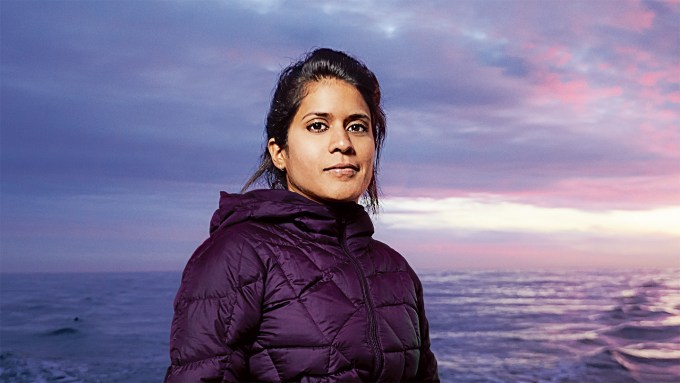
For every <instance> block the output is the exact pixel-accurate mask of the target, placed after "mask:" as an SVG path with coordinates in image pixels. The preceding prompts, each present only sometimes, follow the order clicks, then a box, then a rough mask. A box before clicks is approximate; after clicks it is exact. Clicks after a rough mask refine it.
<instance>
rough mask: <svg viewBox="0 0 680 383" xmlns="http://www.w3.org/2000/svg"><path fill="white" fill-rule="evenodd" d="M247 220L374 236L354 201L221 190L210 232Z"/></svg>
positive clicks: (283, 192) (279, 192)
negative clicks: (319, 199)
mask: <svg viewBox="0 0 680 383" xmlns="http://www.w3.org/2000/svg"><path fill="white" fill-rule="evenodd" d="M248 220H253V221H262V222H271V223H277V222H278V223H287V222H292V223H294V224H295V225H296V226H298V227H299V228H300V229H301V230H303V231H306V232H310V233H318V234H326V235H332V236H337V235H338V233H339V230H340V229H341V228H344V229H345V230H346V235H347V236H348V237H354V236H368V237H370V236H371V235H373V223H372V222H371V219H370V217H369V215H368V213H366V211H365V210H364V208H363V207H362V206H361V205H359V204H357V203H354V202H344V203H338V204H320V203H317V202H314V201H312V200H310V199H307V198H306V197H303V196H301V195H300V194H297V193H294V192H291V191H288V190H282V189H261V190H252V191H249V192H247V193H245V194H229V193H226V192H220V203H219V207H218V208H217V210H216V211H215V213H214V214H213V217H212V219H211V221H210V233H211V234H212V233H214V232H215V231H216V230H217V229H218V228H221V227H226V226H232V225H235V224H237V223H240V222H244V221H248Z"/></svg>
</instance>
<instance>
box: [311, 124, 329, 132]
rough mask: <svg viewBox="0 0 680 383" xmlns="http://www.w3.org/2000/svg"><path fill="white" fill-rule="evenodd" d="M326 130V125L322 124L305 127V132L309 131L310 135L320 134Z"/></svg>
mask: <svg viewBox="0 0 680 383" xmlns="http://www.w3.org/2000/svg"><path fill="white" fill-rule="evenodd" d="M327 129H328V125H326V124H324V123H323V122H319V121H317V122H312V123H311V124H309V125H307V130H309V131H310V132H312V133H320V132H323V131H325V130H327Z"/></svg>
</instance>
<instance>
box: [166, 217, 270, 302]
mask: <svg viewBox="0 0 680 383" xmlns="http://www.w3.org/2000/svg"><path fill="white" fill-rule="evenodd" d="M260 230H261V229H260ZM257 235H258V228H257V227H255V225H253V224H252V223H249V222H244V223H239V224H236V225H233V226H229V227H225V228H220V229H218V230H217V231H215V232H213V233H212V234H211V235H210V237H208V238H207V239H206V240H205V241H204V242H203V243H202V244H201V245H200V246H198V248H197V249H196V250H195V251H194V253H193V254H192V255H191V258H190V259H189V261H188V262H187V265H186V267H185V269H184V273H183V274H182V291H180V294H179V295H178V298H210V297H215V296H224V295H225V294H226V293H227V292H229V291H232V290H233V289H234V288H238V287H242V286H245V285H247V284H249V283H252V282H254V281H257V280H261V279H262V275H263V273H264V270H265V266H264V262H263V260H262V259H261V257H260V254H261V252H260V251H258V249H257Z"/></svg>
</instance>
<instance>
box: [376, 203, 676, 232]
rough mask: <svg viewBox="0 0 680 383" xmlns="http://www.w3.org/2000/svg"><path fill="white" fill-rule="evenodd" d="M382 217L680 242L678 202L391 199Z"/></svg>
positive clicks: (420, 225) (391, 222) (392, 222)
mask: <svg viewBox="0 0 680 383" xmlns="http://www.w3.org/2000/svg"><path fill="white" fill-rule="evenodd" d="M384 209H385V214H384V216H383V217H381V218H380V219H381V221H382V222H383V223H384V224H385V225H387V227H389V228H396V229H410V230H463V231H503V232H524V233H563V232H566V233H590V232H597V233H599V234H604V235H616V236H630V235H637V236H644V235H647V234H654V235H668V236H673V237H677V238H678V240H679V241H680V228H678V227H676V226H677V225H674V222H678V220H680V207H669V208H660V209H650V210H611V211H585V210H578V209H574V208H553V207H541V206H533V205H528V204H521V203H514V202H507V201H503V200H499V199H497V198H494V197H486V198H443V199H433V198H390V199H387V200H386V201H385V204H384Z"/></svg>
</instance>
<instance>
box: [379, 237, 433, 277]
mask: <svg viewBox="0 0 680 383" xmlns="http://www.w3.org/2000/svg"><path fill="white" fill-rule="evenodd" d="M371 256H372V257H373V261H374V262H375V264H376V268H377V270H378V272H380V271H381V270H383V271H384V272H389V271H393V272H398V273H399V274H401V275H402V276H405V277H406V279H407V280H410V281H411V282H412V283H413V285H414V287H415V288H416V290H420V289H421V288H422V287H421V286H422V285H421V282H420V279H419V278H418V275H417V274H416V272H415V271H414V270H413V268H411V265H410V264H409V263H408V261H407V260H406V258H404V256H403V255H401V253H399V252H398V251H396V250H395V249H393V248H392V247H390V246H389V245H387V244H385V243H384V242H381V241H378V240H375V239H372V240H371Z"/></svg>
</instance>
